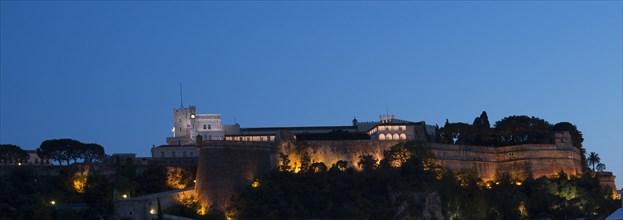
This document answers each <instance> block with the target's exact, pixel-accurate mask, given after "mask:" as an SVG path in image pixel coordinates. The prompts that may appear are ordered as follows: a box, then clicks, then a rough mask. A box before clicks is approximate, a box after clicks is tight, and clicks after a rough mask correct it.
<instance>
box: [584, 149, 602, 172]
mask: <svg viewBox="0 0 623 220" xmlns="http://www.w3.org/2000/svg"><path fill="white" fill-rule="evenodd" d="M586 160H588V164H590V165H592V166H593V171H595V165H597V164H599V162H601V158H599V154H597V153H595V152H591V153H590V154H589V155H588V158H587V159H586Z"/></svg>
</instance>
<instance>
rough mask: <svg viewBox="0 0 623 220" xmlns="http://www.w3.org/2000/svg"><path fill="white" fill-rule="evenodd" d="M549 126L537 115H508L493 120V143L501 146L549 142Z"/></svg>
mask: <svg viewBox="0 0 623 220" xmlns="http://www.w3.org/2000/svg"><path fill="white" fill-rule="evenodd" d="M551 127H552V125H551V124H549V122H547V121H545V120H543V119H540V118H537V117H528V116H525V115H521V116H509V117H506V118H503V119H502V120H500V121H497V122H495V129H494V136H495V138H496V140H495V142H496V143H495V144H496V145H498V146H503V145H517V144H545V143H551V137H550V132H551Z"/></svg>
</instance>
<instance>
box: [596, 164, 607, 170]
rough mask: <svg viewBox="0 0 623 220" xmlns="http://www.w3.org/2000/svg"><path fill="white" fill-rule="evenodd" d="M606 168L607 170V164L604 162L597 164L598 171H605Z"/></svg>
mask: <svg viewBox="0 0 623 220" xmlns="http://www.w3.org/2000/svg"><path fill="white" fill-rule="evenodd" d="M604 170H606V165H605V164H603V163H599V164H597V171H598V172H604Z"/></svg>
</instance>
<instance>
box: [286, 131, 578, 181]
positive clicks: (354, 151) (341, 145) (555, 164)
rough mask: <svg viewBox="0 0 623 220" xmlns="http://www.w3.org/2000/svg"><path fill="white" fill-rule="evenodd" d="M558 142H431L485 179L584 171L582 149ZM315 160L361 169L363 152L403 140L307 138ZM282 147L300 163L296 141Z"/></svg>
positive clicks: (455, 164)
mask: <svg viewBox="0 0 623 220" xmlns="http://www.w3.org/2000/svg"><path fill="white" fill-rule="evenodd" d="M557 140H558V141H557V143H556V144H524V145H515V146H502V147H489V146H472V145H451V144H436V143H433V144H428V147H430V149H431V150H432V152H433V153H434V154H435V156H436V157H437V159H438V160H439V162H440V163H441V165H443V166H444V167H446V168H448V169H450V170H452V171H454V172H461V171H476V173H477V174H478V175H479V176H480V177H481V178H482V179H484V180H486V181H488V180H494V179H497V178H499V177H500V176H501V175H502V174H503V173H507V174H509V175H511V177H513V178H518V179H524V178H526V177H527V176H529V175H531V176H532V177H533V178H538V177H541V176H549V175H552V174H555V173H558V172H560V171H564V172H565V173H567V174H570V175H576V174H579V173H580V172H581V162H580V158H581V157H580V151H579V149H577V148H576V147H574V146H573V145H571V142H570V141H569V140H566V139H565V140H566V141H561V140H560V139H557ZM305 143H306V144H307V145H309V147H308V148H307V149H308V152H309V153H310V155H311V159H312V162H323V163H325V164H326V165H327V166H328V167H330V166H331V164H334V163H335V162H337V161H338V160H344V161H347V162H348V165H349V166H351V167H355V168H356V169H359V167H358V166H357V162H358V161H359V156H361V155H373V156H374V157H375V158H376V159H377V160H381V159H382V156H383V151H385V150H388V149H390V148H391V147H392V146H394V145H396V144H398V143H399V141H380V140H339V141H337V140H336V141H305ZM280 149H281V151H282V152H284V153H285V154H287V155H289V159H290V160H291V163H290V165H291V166H300V164H301V163H300V161H301V159H300V156H299V155H298V154H297V153H296V146H295V144H294V142H291V141H284V142H282V143H280Z"/></svg>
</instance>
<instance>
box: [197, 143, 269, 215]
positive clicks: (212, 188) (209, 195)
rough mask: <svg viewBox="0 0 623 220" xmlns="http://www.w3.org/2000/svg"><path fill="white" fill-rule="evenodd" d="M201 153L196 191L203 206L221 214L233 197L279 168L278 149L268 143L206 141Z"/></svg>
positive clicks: (201, 145)
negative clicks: (254, 181) (214, 209)
mask: <svg viewBox="0 0 623 220" xmlns="http://www.w3.org/2000/svg"><path fill="white" fill-rule="evenodd" d="M198 142H199V140H198ZM198 151H199V161H198V166H197V183H196V184H195V191H196V192H197V195H198V196H199V200H200V201H201V202H202V204H203V205H205V206H207V207H211V208H217V209H221V210H223V209H224V208H225V207H227V205H228V202H229V199H230V198H231V196H232V195H235V193H237V192H240V191H241V190H242V189H243V188H244V187H247V186H250V185H251V183H252V182H253V180H254V179H255V178H258V177H260V176H261V175H263V174H265V173H267V172H269V171H270V170H272V169H274V168H276V165H277V158H276V157H277V155H278V149H277V148H276V147H275V146H274V144H270V143H266V142H244V141H204V142H202V144H200V146H198Z"/></svg>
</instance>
